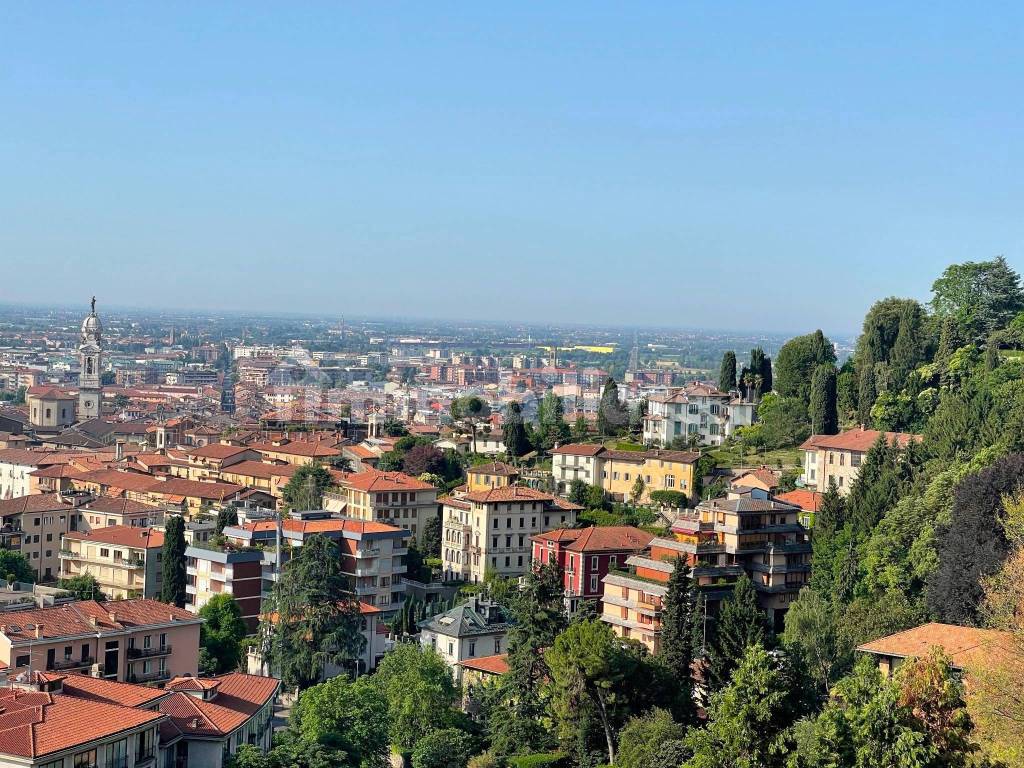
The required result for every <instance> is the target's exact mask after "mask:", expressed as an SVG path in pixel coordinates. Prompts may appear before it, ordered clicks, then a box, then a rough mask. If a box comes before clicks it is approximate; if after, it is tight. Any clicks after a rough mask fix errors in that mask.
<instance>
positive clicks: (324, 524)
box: [240, 517, 404, 534]
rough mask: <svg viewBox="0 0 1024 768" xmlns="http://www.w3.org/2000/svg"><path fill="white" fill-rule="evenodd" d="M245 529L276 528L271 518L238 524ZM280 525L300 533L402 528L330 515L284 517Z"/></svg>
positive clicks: (355, 531)
mask: <svg viewBox="0 0 1024 768" xmlns="http://www.w3.org/2000/svg"><path fill="white" fill-rule="evenodd" d="M240 527H242V528H244V529H245V530H247V531H273V530H276V529H277V523H276V522H274V521H273V520H257V521H255V522H252V523H246V524H245V525H243V526H240ZM281 527H282V528H283V529H284V530H286V531H295V532H297V533H302V534H307V533H308V534H312V533H330V532H341V531H351V532H353V533H400V532H403V531H404V529H403V528H398V527H396V526H394V525H388V524H387V523H378V522H376V521H373V520H354V519H352V518H337V517H332V518H328V519H326V520H293V519H291V518H286V519H285V520H283V521H281Z"/></svg>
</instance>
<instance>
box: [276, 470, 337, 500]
mask: <svg viewBox="0 0 1024 768" xmlns="http://www.w3.org/2000/svg"><path fill="white" fill-rule="evenodd" d="M333 484H334V480H333V479H332V478H331V473H330V472H328V471H327V470H326V469H325V468H324V467H322V466H320V465H319V464H304V465H302V466H301V467H299V468H298V469H297V470H295V474H294V475H292V476H291V478H290V479H289V480H288V483H287V484H286V485H285V486H284V488H282V489H281V496H282V498H283V499H284V503H285V504H287V505H288V506H289V507H290V508H291V509H320V508H321V507H323V497H324V491H326V490H327V489H328V488H330V487H331V486H332V485H333Z"/></svg>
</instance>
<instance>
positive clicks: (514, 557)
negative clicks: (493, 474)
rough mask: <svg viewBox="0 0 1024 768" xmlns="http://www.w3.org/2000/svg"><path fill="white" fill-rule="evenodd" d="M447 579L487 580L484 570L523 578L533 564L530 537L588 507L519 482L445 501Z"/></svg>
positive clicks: (443, 538)
mask: <svg viewBox="0 0 1024 768" xmlns="http://www.w3.org/2000/svg"><path fill="white" fill-rule="evenodd" d="M441 504H442V510H443V512H442V532H441V555H442V567H443V570H444V579H445V580H446V581H448V580H465V581H470V582H474V583H477V582H483V580H484V573H485V572H487V571H491V572H493V573H495V574H498V575H501V576H506V577H507V576H521V575H522V574H524V573H526V571H527V570H528V569H529V567H530V560H531V552H532V542H531V541H530V537H531V536H534V535H536V534H539V533H544V532H545V531H550V530H552V529H554V528H565V527H568V526H572V525H575V524H576V515H577V514H578V513H579V512H580V511H581V510H582V509H583V508H582V507H580V506H579V505H577V504H573V503H571V502H569V501H567V500H566V499H563V498H561V497H559V496H553V495H551V494H549V493H544V492H542V491H538V490H535V489H533V488H525V487H522V486H518V485H512V486H505V487H500V488H493V489H491V490H487V491H471V492H468V493H464V494H462V495H459V496H454V495H453V496H446V497H444V498H442V499H441Z"/></svg>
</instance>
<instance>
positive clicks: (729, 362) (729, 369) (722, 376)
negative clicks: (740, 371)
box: [718, 351, 736, 392]
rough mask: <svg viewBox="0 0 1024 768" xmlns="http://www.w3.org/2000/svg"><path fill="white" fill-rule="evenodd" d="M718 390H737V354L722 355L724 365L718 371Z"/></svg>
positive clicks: (727, 353)
mask: <svg viewBox="0 0 1024 768" xmlns="http://www.w3.org/2000/svg"><path fill="white" fill-rule="evenodd" d="M718 388H719V389H720V390H722V391H723V392H728V391H730V390H733V389H736V353H735V352H731V351H730V352H726V353H725V354H724V355H722V364H721V366H719V369H718Z"/></svg>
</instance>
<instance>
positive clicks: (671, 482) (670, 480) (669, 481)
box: [665, 475, 676, 488]
mask: <svg viewBox="0 0 1024 768" xmlns="http://www.w3.org/2000/svg"><path fill="white" fill-rule="evenodd" d="M665 487H666V488H675V487H676V476H675V475H665Z"/></svg>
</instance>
